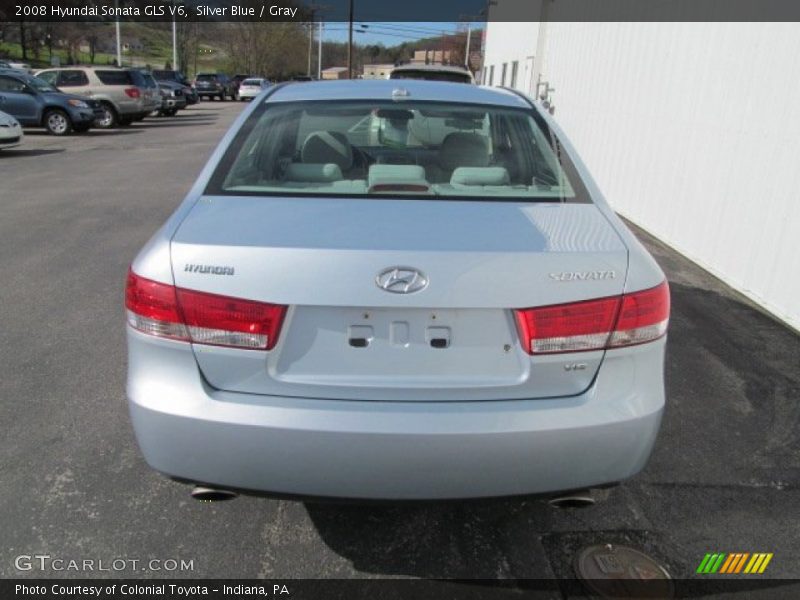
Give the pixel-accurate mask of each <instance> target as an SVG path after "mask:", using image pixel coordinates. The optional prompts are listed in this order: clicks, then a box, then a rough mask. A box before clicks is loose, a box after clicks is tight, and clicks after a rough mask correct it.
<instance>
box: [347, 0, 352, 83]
mask: <svg viewBox="0 0 800 600" xmlns="http://www.w3.org/2000/svg"><path fill="white" fill-rule="evenodd" d="M347 36H348V37H347V77H348V79H352V78H353V0H350V24H349V27H348V34H347Z"/></svg>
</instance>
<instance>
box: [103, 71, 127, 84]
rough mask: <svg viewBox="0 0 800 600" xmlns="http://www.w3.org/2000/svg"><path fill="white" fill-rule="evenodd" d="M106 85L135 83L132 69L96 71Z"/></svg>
mask: <svg viewBox="0 0 800 600" xmlns="http://www.w3.org/2000/svg"><path fill="white" fill-rule="evenodd" d="M95 75H97V78H98V79H99V80H100V81H102V82H103V83H104V84H105V85H133V77H132V75H131V71H110V70H109V71H95Z"/></svg>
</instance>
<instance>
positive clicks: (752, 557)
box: [696, 552, 774, 575]
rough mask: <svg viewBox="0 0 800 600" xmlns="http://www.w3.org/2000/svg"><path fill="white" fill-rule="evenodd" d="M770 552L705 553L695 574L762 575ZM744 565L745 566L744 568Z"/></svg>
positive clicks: (769, 558) (770, 554)
mask: <svg viewBox="0 0 800 600" xmlns="http://www.w3.org/2000/svg"><path fill="white" fill-rule="evenodd" d="M773 556H774V555H773V553H772V552H754V553H752V554H751V553H750V552H732V553H730V554H727V553H725V552H715V553H713V554H712V553H707V554H706V555H705V556H704V557H703V560H702V561H701V562H700V565H699V566H698V567H697V571H696V572H697V573H703V574H713V573H720V574H725V575H736V574H739V573H741V574H745V573H748V574H755V573H758V574H761V573H763V572H764V571H765V570H766V568H767V565H768V564H769V562H770V561H771V560H772V557H773ZM745 565H746V566H745Z"/></svg>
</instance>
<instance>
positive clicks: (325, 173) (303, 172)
mask: <svg viewBox="0 0 800 600" xmlns="http://www.w3.org/2000/svg"><path fill="white" fill-rule="evenodd" d="M286 179H287V180H288V181H303V182H308V183H329V182H331V181H340V180H341V179H342V170H341V169H340V168H339V165H335V164H333V163H327V164H308V163H291V164H289V166H288V167H286Z"/></svg>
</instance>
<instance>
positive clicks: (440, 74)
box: [389, 69, 472, 83]
mask: <svg viewBox="0 0 800 600" xmlns="http://www.w3.org/2000/svg"><path fill="white" fill-rule="evenodd" d="M389 79H426V80H428V81H449V82H451V83H472V79H471V78H470V76H469V75H467V74H466V73H457V72H454V71H428V70H423V69H420V70H416V71H415V70H411V69H403V70H401V71H392V72H391V73H390V74H389Z"/></svg>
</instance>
